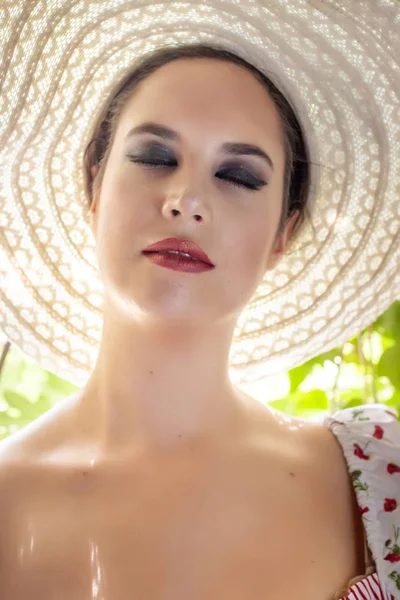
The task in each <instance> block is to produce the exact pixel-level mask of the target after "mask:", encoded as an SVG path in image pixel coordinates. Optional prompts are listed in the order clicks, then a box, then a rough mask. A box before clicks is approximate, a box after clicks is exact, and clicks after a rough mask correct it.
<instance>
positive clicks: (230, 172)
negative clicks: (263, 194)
mask: <svg viewBox="0 0 400 600" xmlns="http://www.w3.org/2000/svg"><path fill="white" fill-rule="evenodd" d="M128 158H129V160H130V161H132V162H134V163H137V164H142V165H146V167H147V168H149V169H160V168H170V167H176V166H177V164H178V163H177V162H176V161H175V160H172V161H171V160H161V159H160V158H155V157H152V156H143V155H142V156H141V155H134V154H128ZM237 175H244V177H242V178H238V177H237ZM215 176H216V177H217V178H218V179H222V180H224V181H226V183H228V184H229V185H233V186H237V187H244V188H247V189H250V190H259V189H261V188H262V187H264V186H265V185H268V183H267V182H266V181H264V180H262V179H259V178H258V177H257V176H255V175H253V174H252V173H251V172H250V171H248V170H247V169H245V168H243V167H235V168H233V167H231V168H229V169H228V168H225V169H221V170H220V171H218V172H217V173H216V175H215Z"/></svg>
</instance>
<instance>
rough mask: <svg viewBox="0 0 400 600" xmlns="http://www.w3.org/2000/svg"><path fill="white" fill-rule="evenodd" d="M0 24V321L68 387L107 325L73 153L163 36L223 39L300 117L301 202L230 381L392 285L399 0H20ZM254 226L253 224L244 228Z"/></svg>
mask: <svg viewBox="0 0 400 600" xmlns="http://www.w3.org/2000/svg"><path fill="white" fill-rule="evenodd" d="M0 14H1V19H0V22H1V29H0V60H1V68H0V89H1V95H0V114H1V116H2V118H1V119H0V209H1V210H0V278H1V298H0V329H1V330H2V331H3V333H4V334H5V335H6V336H7V338H8V339H9V340H10V341H11V342H12V343H13V344H16V345H17V346H19V347H20V348H21V349H22V350H23V351H24V352H25V353H26V354H28V355H29V356H31V357H32V358H33V359H34V360H36V361H38V362H39V363H40V364H41V365H42V366H43V367H44V368H46V369H49V370H50V371H52V372H54V373H56V374H57V375H59V376H61V377H63V378H65V379H67V380H69V381H71V382H73V383H74V384H76V385H78V386H80V385H82V384H83V383H85V381H86V380H87V378H88V375H89V373H90V371H91V370H92V369H93V367H94V364H95V360H96V356H97V353H98V349H99V344H100V340H101V333H102V321H103V319H102V302H103V286H102V282H101V279H100V274H99V269H98V264H97V258H96V254H95V239H94V236H93V233H92V230H91V228H90V225H89V216H88V196H87V191H86V189H85V181H84V169H83V164H84V151H85V149H86V146H87V145H88V143H89V142H90V140H91V135H92V131H93V128H94V124H95V122H96V120H97V117H98V115H99V114H100V113H101V111H102V110H103V108H104V106H105V105H106V103H107V101H108V99H109V96H110V94H111V93H112V91H113V90H114V89H115V88H116V86H117V85H118V83H119V82H120V81H121V80H122V79H123V78H124V76H125V75H126V73H127V72H128V71H129V70H131V69H132V68H133V67H134V66H135V64H136V62H137V61H138V60H140V59H141V58H142V57H143V56H144V55H146V54H148V53H150V52H151V51H152V50H154V49H156V48H159V47H162V46H166V45H167V46H175V45H180V44H187V43H195V42H203V43H208V44H210V45H218V46H220V47H221V46H223V47H225V48H226V49H228V50H231V51H233V52H235V53H236V54H238V55H239V56H241V57H243V58H245V59H246V60H248V61H249V62H250V63H252V64H253V65H255V66H256V67H258V68H259V69H260V70H261V71H263V72H265V73H266V74H267V75H268V76H269V77H270V79H272V81H273V82H274V83H275V85H276V86H278V88H279V89H280V90H281V91H282V92H283V93H284V94H285V96H286V98H287V99H288V100H289V102H290V103H291V105H292V106H293V108H294V109H295V112H296V114H297V116H298V118H299V121H300V123H301V125H302V127H303V130H304V132H305V136H306V139H307V142H308V146H309V150H310V159H311V187H310V197H309V209H310V211H311V216H312V220H311V221H309V220H308V219H306V220H305V221H304V224H303V225H302V227H301V228H300V229H299V231H298V233H297V234H296V235H295V236H294V237H293V239H292V240H291V242H290V243H289V245H288V248H287V250H288V254H287V255H286V256H284V257H283V258H282V260H281V261H280V262H279V263H278V265H277V267H276V268H275V270H273V271H267V272H266V274H265V277H264V279H263V281H262V284H261V285H260V286H259V288H258V290H257V292H256V293H255V294H254V296H253V298H252V299H251V301H250V302H249V304H248V306H247V307H246V309H245V311H243V313H242V314H241V315H240V317H239V320H238V322H237V328H236V330H235V334H234V339H233V343H232V348H231V354H230V369H231V375H232V378H233V379H234V380H235V381H236V382H239V383H240V382H244V383H245V382H252V381H257V380H261V379H263V378H264V377H268V376H270V375H273V374H275V373H277V372H280V371H283V370H286V369H290V368H293V367H295V366H297V365H299V364H302V363H303V362H305V361H307V360H309V359H310V358H312V357H314V356H316V355H319V354H320V353H322V352H325V351H328V350H330V349H332V348H333V347H335V346H337V345H340V344H342V343H344V342H345V341H346V340H348V339H349V338H351V337H352V336H353V335H356V334H357V333H358V332H359V331H361V330H362V329H364V328H365V327H366V326H368V325H369V324H370V323H372V322H373V321H374V320H375V319H376V318H377V317H378V316H379V315H380V314H381V313H383V312H384V311H385V310H386V309H387V308H388V307H389V306H390V304H391V303H392V302H393V301H395V300H396V299H397V298H398V297H399V295H400V246H399V244H400V235H399V230H400V110H399V96H400V93H399V92H400V53H399V48H400V44H399V38H400V35H399V34H400V5H399V3H398V2H396V1H395V0H364V1H358V2H355V1H354V0H339V1H334V0H295V1H293V0H268V2H267V1H266V0H240V2H238V1H236V0H213V1H207V0H206V1H204V0H190V1H182V2H171V1H168V0H166V1H164V2H152V1H146V2H143V1H141V0H134V1H126V0H124V1H123V0H105V1H98V2H89V1H86V0H74V1H72V0H68V1H66V0H52V1H51V2H48V1H47V0H42V1H40V0H34V1H30V0H19V1H17V2H6V3H5V4H4V3H3V5H2V7H1V9H0ZM249 235H251V232H249Z"/></svg>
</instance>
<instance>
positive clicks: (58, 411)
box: [0, 395, 75, 472]
mask: <svg viewBox="0 0 400 600" xmlns="http://www.w3.org/2000/svg"><path fill="white" fill-rule="evenodd" d="M74 397H75V395H72V396H68V397H67V398H65V399H64V400H61V402H60V403H59V404H57V405H56V406H54V407H53V408H51V409H50V410H49V411H47V412H46V413H44V414H43V415H41V416H40V417H38V418H37V419H35V420H34V421H32V422H31V423H29V424H28V425H26V426H25V427H23V428H22V429H20V430H18V431H17V432H15V433H13V434H11V435H10V436H8V437H6V438H4V439H3V440H1V441H0V472H7V471H8V470H9V469H10V468H18V466H20V465H21V466H28V465H34V464H36V463H37V462H38V461H40V457H41V456H44V455H45V454H46V452H48V451H50V450H51V449H53V448H55V447H56V446H57V445H58V444H59V443H60V442H61V441H62V438H63V434H64V432H65V431H66V425H67V424H68V418H69V407H70V405H71V403H72V401H73V400H74Z"/></svg>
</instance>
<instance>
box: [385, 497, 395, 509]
mask: <svg viewBox="0 0 400 600" xmlns="http://www.w3.org/2000/svg"><path fill="white" fill-rule="evenodd" d="M396 508H397V501H396V499H395V498H385V504H384V509H385V511H386V512H390V511H391V510H396Z"/></svg>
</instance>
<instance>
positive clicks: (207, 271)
mask: <svg viewBox="0 0 400 600" xmlns="http://www.w3.org/2000/svg"><path fill="white" fill-rule="evenodd" d="M275 4H276V8H277V9H278V8H279V7H280V10H282V11H283V9H284V3H283V2H282V3H281V2H276V3H275ZM82 6H83V4H82ZM65 7H66V8H67V7H69V3H65ZM233 8H234V6H233V5H231V9H232V11H233ZM121 10H122V9H121ZM198 10H199V11H200V12H199V14H200V13H201V7H198ZM370 10H371V13H372V9H370ZM282 14H283V13H282ZM121 15H122V13H121ZM176 18H177V20H178V17H176ZM314 18H315V23H316V19H317V17H316V16H315V17H314ZM349 22H350V21H349ZM315 23H314V25H315ZM71 27H72V26H71ZM98 27H99V28H100V24H99V25H98ZM138 27H139V26H138ZM115 35H116V34H115ZM70 73H72V67H71V71H70ZM96 102H97V103H98V100H97V99H96ZM96 111H97V115H96V117H97V120H96V122H94V121H93V124H94V127H93V131H92V135H91V138H92V139H91V140H90V143H89V144H88V145H87V147H86V152H85V162H84V165H85V178H86V180H85V185H86V188H85V189H86V193H87V197H88V202H89V204H88V214H89V223H90V227H91V231H92V233H93V237H94V240H95V251H96V257H97V261H98V267H99V273H100V278H101V281H102V284H103V286H104V305H103V307H102V310H103V319H104V320H103V329H102V334H101V339H100V344H99V347H98V355H97V359H96V361H95V364H94V366H93V368H92V369H91V370H90V374H89V378H88V379H87V381H86V383H85V385H83V387H82V388H81V389H80V390H79V391H78V392H77V393H75V394H73V395H71V396H69V397H68V398H66V399H64V400H63V401H62V402H61V403H59V404H58V405H57V406H56V407H55V408H53V409H52V410H50V411H49V412H48V413H46V414H45V415H44V416H43V417H41V418H40V419H37V420H36V421H35V422H34V423H32V424H31V425H29V426H28V427H25V428H24V429H23V430H21V431H20V432H19V433H18V434H14V435H13V436H11V437H10V438H8V439H7V440H5V441H4V442H3V443H2V445H1V446H0V458H1V490H2V491H1V508H2V511H3V512H2V514H3V520H4V525H3V527H2V540H1V543H0V545H1V547H0V595H1V597H2V598H3V597H4V598H7V600H14V599H15V600H17V599H18V600H19V599H20V598H21V599H22V598H26V597H27V594H29V597H30V598H40V599H41V600H47V599H50V598H65V599H68V600H69V599H72V598H73V599H74V600H81V599H82V600H86V599H91V600H92V599H93V600H94V599H96V600H97V599H102V600H120V599H121V600H122V599H124V600H125V599H126V598H128V597H129V598H130V597H132V598H143V599H145V600H152V599H156V598H157V599H159V598H163V599H164V598H165V599H166V598H171V599H172V598H173V599H174V600H178V599H179V600H180V599H187V598H190V599H191V600H200V599H202V600H203V599H205V598H207V600H214V599H215V600H216V599H217V598H218V600H221V599H222V598H227V599H228V598H229V600H233V599H237V600H242V599H244V598H251V599H252V600H256V599H260V600H261V599H263V600H264V599H265V598H270V597H271V598H284V599H285V600H291V599H292V598H293V599H294V598H296V600H298V599H299V598H304V599H306V598H307V600H310V599H314V598H315V599H316V600H317V599H318V600H321V599H323V598H326V599H327V600H328V599H332V598H343V597H348V598H361V597H362V598H364V597H365V598H376V597H378V598H390V597H392V598H400V574H399V568H397V570H396V564H394V563H395V562H397V560H394V559H393V560H389V561H388V560H387V556H388V555H389V554H391V555H392V556H393V557H397V556H400V552H398V551H397V545H396V543H397V542H396V539H395V537H393V536H392V538H391V539H390V540H388V539H387V538H388V537H389V536H390V534H391V533H392V526H394V536H395V535H396V528H395V525H396V524H398V523H399V518H398V516H396V514H395V508H396V507H397V500H396V497H397V498H398V501H399V502H400V484H399V481H400V475H398V471H397V469H398V470H399V471H400V467H399V462H400V459H399V456H400V428H399V425H398V423H397V420H396V417H395V415H394V414H393V413H392V412H390V411H387V410H385V409H384V407H383V406H382V405H378V404H376V405H372V406H369V405H367V406H363V407H360V409H359V411H358V412H357V411H351V410H349V409H347V410H343V411H338V412H337V413H336V414H335V415H334V416H332V417H328V416H327V417H325V419H324V421H323V422H321V423H312V422H308V421H305V420H302V419H298V418H291V417H289V416H287V415H283V414H280V413H278V412H276V411H274V410H272V409H271V408H270V407H268V405H263V404H261V403H260V402H258V401H256V400H255V399H254V398H252V397H251V396H249V395H248V394H246V393H245V392H243V391H242V390H241V389H240V387H239V386H238V385H235V384H234V383H233V382H232V381H231V379H230V377H229V355H230V351H231V348H232V342H233V338H234V332H235V328H236V326H237V323H238V319H239V317H240V315H241V314H242V312H243V310H244V309H245V307H246V306H248V305H249V303H250V300H251V299H252V298H253V297H254V295H255V294H256V292H257V290H259V289H260V286H261V285H262V283H263V281H264V282H265V281H267V282H268V281H269V282H271V281H273V279H274V274H275V273H277V270H276V269H277V266H278V264H279V263H280V261H281V260H283V258H284V257H285V256H288V255H289V256H292V260H293V261H294V260H295V257H293V255H290V253H288V251H287V248H288V244H289V242H291V241H292V240H293V239H294V236H295V234H296V232H297V231H298V230H299V227H300V226H301V225H302V224H303V221H304V218H305V215H306V214H307V212H310V201H311V200H310V199H311V196H312V194H311V190H312V188H311V183H312V178H311V172H310V169H311V159H310V157H309V148H308V142H309V141H308V140H307V136H306V134H305V132H304V131H303V128H302V126H301V125H300V121H299V118H298V117H297V115H296V114H295V112H294V110H293V109H292V107H291V105H290V103H289V102H288V101H287V99H286V98H285V96H284V95H283V93H282V92H281V91H280V90H279V89H278V88H277V87H276V86H275V85H274V84H273V83H272V80H271V79H268V78H267V77H266V76H265V74H262V73H261V72H260V71H258V70H256V68H255V67H254V66H252V65H251V64H250V63H248V62H247V61H244V60H243V59H241V58H240V57H239V56H238V55H237V54H235V53H232V52H230V51H228V50H227V49H222V48H221V47H220V48H217V47H216V46H215V45H212V44H197V45H190V44H189V45H185V44H181V45H180V47H179V48H175V49H172V48H169V47H167V46H165V47H161V48H160V49H159V50H158V51H156V52H153V53H151V54H150V55H148V56H146V58H145V59H144V60H143V61H142V63H141V64H140V65H139V66H138V65H135V68H134V69H131V70H130V71H129V73H126V74H125V76H124V78H123V81H120V82H119V85H118V87H115V89H114V90H113V93H112V94H109V96H108V97H107V101H106V102H104V103H103V106H102V110H101V111H100V110H99V109H98V108H96ZM310 118H311V115H310ZM82 123H83V120H82ZM43 127H44V126H43ZM67 139H68V134H67V131H66V132H65V135H64V141H67ZM70 139H72V138H70ZM71 145H73V142H72V141H71ZM54 168H55V169H56V167H55V166H54ZM321 170H322V171H323V169H321ZM321 177H322V176H321ZM81 185H82V186H83V184H81ZM69 193H71V191H70V192H69ZM71 197H72V194H71ZM321 202H322V201H321ZM55 205H56V204H54V206H55ZM59 206H60V204H59ZM360 207H361V201H360ZM49 212H50V210H49ZM71 213H72V211H71ZM64 214H66V213H64ZM355 218H356V217H354V219H355ZM337 227H339V226H338V225H337ZM69 228H70V231H71V235H72V232H73V226H72V224H71V223H70V224H69ZM315 233H316V235H317V237H318V232H317V231H315ZM162 240H165V241H164V243H163V245H158V246H155V244H156V243H158V242H160V241H162ZM77 243H78V242H77ZM81 247H82V248H83V247H84V245H83V244H82V246H81ZM321 264H322V263H321ZM61 271H62V269H61V268H60V272H61ZM63 275H64V276H65V273H63ZM74 278H75V274H74V273H71V280H73V279H74ZM78 278H79V277H78V276H77V277H76V280H78ZM37 285H38V284H37ZM337 285H338V286H339V283H337ZM66 287H68V285H67V284H66ZM397 291H398V289H397ZM82 303H83V300H82ZM4 310H5V309H4ZM348 311H349V312H348V314H350V310H349V309H348ZM4 314H5V312H4ZM266 316H267V315H266ZM68 318H69V319H70V321H71V323H73V318H72V316H71V315H70V316H69V317H68ZM281 319H282V321H283V314H282V315H281ZM38 329H39V327H38ZM342 335H343V336H344V332H343V333H342ZM344 339H346V338H345V337H343V341H344ZM85 343H86V342H85ZM328 343H329V340H328V339H326V341H325V345H327V344H328ZM307 352H309V354H308V357H310V356H311V350H310V346H309V347H308V350H307ZM69 354H70V358H69V360H70V366H71V365H72V364H73V358H72V352H71V353H69ZM304 357H305V355H304V356H303V358H304ZM76 372H78V368H76ZM383 458H384V460H383ZM370 459H372V460H370ZM369 460H370V462H368V461H369ZM396 460H397V463H396ZM357 461H358V462H357ZM372 463H373V464H372ZM377 463H378V467H377V466H376V464H377ZM360 464H361V465H362V468H361V467H360ZM371 465H372V466H371ZM390 470H391V472H390ZM387 501H390V502H389V504H388V502H387ZM381 502H385V503H386V506H388V507H389V510H386V509H385V513H386V514H385V519H383V518H382V517H380V516H379V514H378V513H379V509H380V503H381ZM396 510H397V508H396ZM374 511H375V512H374ZM368 512H369V513H370V515H371V514H373V518H370V515H368ZM397 533H398V532H397ZM382 536H384V537H382ZM382 540H386V542H389V541H390V544H387V545H386V552H384V548H383V546H382V547H381V545H380V544H381V542H382ZM368 546H369V547H368ZM385 561H386V562H385ZM389 563H390V564H389ZM387 564H388V568H386V566H387ZM397 575H398V578H397ZM398 582H399V583H398ZM362 594H363V595H362ZM373 594H374V595H373Z"/></svg>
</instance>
